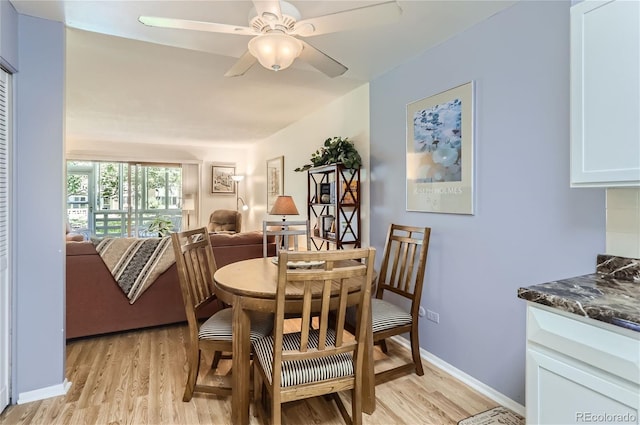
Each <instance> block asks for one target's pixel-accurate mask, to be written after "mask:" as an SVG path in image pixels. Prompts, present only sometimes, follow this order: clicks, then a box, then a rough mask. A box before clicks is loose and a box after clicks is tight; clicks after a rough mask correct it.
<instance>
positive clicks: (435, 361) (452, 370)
mask: <svg viewBox="0 0 640 425" xmlns="http://www.w3.org/2000/svg"><path fill="white" fill-rule="evenodd" d="M391 339H392V340H393V341H394V342H397V343H398V344H400V345H402V346H403V347H405V348H407V349H408V350H411V345H410V344H409V341H408V340H406V339H405V338H402V337H399V336H394V337H392V338H391ZM420 357H421V358H422V359H423V360H425V361H427V362H429V363H431V364H432V365H434V366H436V367H437V368H439V369H442V370H443V371H445V372H447V373H448V374H449V375H451V376H453V377H454V378H456V379H457V380H459V381H462V382H463V383H465V384H466V385H468V386H470V387H471V388H473V389H474V390H476V391H478V392H479V393H480V394H482V395H485V396H487V397H489V398H490V399H491V400H494V401H495V402H496V403H499V404H500V405H501V406H504V407H506V408H508V409H511V410H513V411H514V412H516V413H517V414H519V415H520V416H524V415H525V408H524V406H523V405H521V404H520V403H518V402H516V401H513V400H512V399H510V398H509V397H507V396H506V395H504V394H502V393H501V392H498V391H496V390H494V389H493V388H491V387H490V386H488V385H487V384H485V383H483V382H480V381H478V380H477V379H476V378H474V377H473V376H471V375H467V374H466V373H464V372H463V371H461V370H460V369H458V368H456V367H455V366H452V365H450V364H449V363H447V362H445V361H444V360H442V359H441V358H439V357H437V356H435V355H434V354H431V353H430V352H428V351H427V350H425V349H424V348H421V349H420Z"/></svg>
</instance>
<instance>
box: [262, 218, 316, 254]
mask: <svg viewBox="0 0 640 425" xmlns="http://www.w3.org/2000/svg"><path fill="white" fill-rule="evenodd" d="M269 236H275V238H276V251H279V250H281V249H284V250H287V251H288V250H290V249H291V248H293V250H294V251H298V250H299V249H300V243H299V239H300V238H299V237H300V236H304V237H305V238H306V239H305V244H306V247H307V251H311V237H310V234H309V220H298V221H275V220H274V221H268V220H265V221H263V222H262V256H263V257H265V258H266V257H267V239H268V237H269ZM291 240H293V245H292V244H291Z"/></svg>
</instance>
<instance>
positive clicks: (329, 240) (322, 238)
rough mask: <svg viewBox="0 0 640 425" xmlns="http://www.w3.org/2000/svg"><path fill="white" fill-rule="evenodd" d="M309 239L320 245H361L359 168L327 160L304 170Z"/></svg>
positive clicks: (329, 247)
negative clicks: (327, 162) (347, 166)
mask: <svg viewBox="0 0 640 425" xmlns="http://www.w3.org/2000/svg"><path fill="white" fill-rule="evenodd" d="M307 194H308V196H307V217H308V219H309V223H310V224H311V241H312V243H313V245H314V247H315V248H316V249H318V250H321V249H332V247H334V248H335V249H343V248H345V247H353V248H359V247H360V243H361V240H360V231H361V230H360V228H361V220H360V199H361V196H360V169H359V168H346V167H345V166H344V165H343V164H340V163H338V164H329V165H323V166H320V167H314V168H310V169H309V170H308V171H307Z"/></svg>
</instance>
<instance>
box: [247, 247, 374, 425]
mask: <svg viewBox="0 0 640 425" xmlns="http://www.w3.org/2000/svg"><path fill="white" fill-rule="evenodd" d="M374 256H375V249H374V248H359V249H352V250H340V251H337V250H336V251H313V252H304V251H298V252H291V251H280V253H279V254H278V286H277V289H276V313H275V314H276V316H275V324H274V331H273V335H272V336H268V337H265V338H262V339H258V340H256V341H254V342H253V350H254V353H255V354H254V356H255V357H254V361H253V364H254V403H255V405H256V411H257V408H258V405H259V404H260V403H259V401H260V400H261V397H262V389H263V387H265V388H266V389H267V392H268V396H269V399H270V400H271V403H270V410H271V424H272V425H278V424H280V422H281V404H282V403H286V402H288V401H293V400H300V399H305V398H309V397H315V396H318V395H325V394H332V395H333V398H334V399H335V401H336V404H337V405H338V409H339V410H340V413H341V414H342V416H343V417H344V419H345V421H347V422H349V414H348V413H347V411H346V409H345V407H344V406H343V404H342V402H341V400H340V397H338V395H337V394H336V393H337V392H339V391H343V390H348V389H351V390H352V402H351V421H352V423H354V424H361V423H362V392H363V388H362V384H363V373H364V367H363V361H364V360H363V359H364V355H365V348H366V346H365V344H366V343H365V340H366V335H367V327H366V323H367V320H366V318H367V317H368V314H369V304H370V301H371V279H372V274H373V262H374ZM312 261H313V262H318V261H324V263H322V264H321V265H320V266H319V268H308V269H303V268H289V267H288V263H289V262H307V263H308V262H312ZM298 264H299V263H298ZM287 287H289V289H288V291H289V294H288V295H287V296H288V297H289V298H288V302H289V305H290V303H291V297H292V296H295V295H292V294H291V287H294V288H296V290H295V291H296V293H297V298H299V301H300V302H299V304H297V306H296V307H295V308H294V309H295V310H296V312H297V313H298V315H299V316H300V318H301V319H300V320H299V321H296V322H295V323H297V324H298V325H299V326H297V329H295V330H296V332H290V331H291V330H292V329H291V326H292V325H291V323H288V324H287V330H288V331H289V332H288V333H285V314H286V313H289V312H291V311H290V310H289V311H285V291H287ZM350 305H356V306H357V308H356V318H357V319H358V320H357V323H358V324H359V326H358V327H357V330H356V332H355V339H352V340H347V339H345V338H344V334H345V333H344V322H345V314H346V309H347V307H348V306H350ZM330 311H332V312H333V313H334V314H335V317H336V320H335V321H329V312H330ZM318 315H319V317H320V320H319V327H318V329H314V328H312V327H311V326H310V322H311V320H312V317H314V316H318Z"/></svg>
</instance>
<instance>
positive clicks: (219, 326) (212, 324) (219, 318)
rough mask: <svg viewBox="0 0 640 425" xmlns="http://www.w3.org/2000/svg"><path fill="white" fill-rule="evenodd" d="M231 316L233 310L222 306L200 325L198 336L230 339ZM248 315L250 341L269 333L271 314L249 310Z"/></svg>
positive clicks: (271, 323) (217, 339)
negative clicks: (249, 318) (249, 320)
mask: <svg viewBox="0 0 640 425" xmlns="http://www.w3.org/2000/svg"><path fill="white" fill-rule="evenodd" d="M232 316H233V311H232V309H231V308H224V309H222V310H220V311H218V312H217V313H215V314H214V315H213V316H211V317H209V318H208V319H207V321H206V322H204V323H203V324H202V325H201V326H200V331H199V332H198V338H199V339H211V340H216V341H231V338H232V332H231V323H232V318H233V317H232ZM250 316H251V333H250V334H249V335H250V338H251V341H253V340H255V339H258V338H262V337H265V336H267V335H269V334H270V333H271V330H272V329H273V314H270V313H260V312H257V311H252V312H250Z"/></svg>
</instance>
